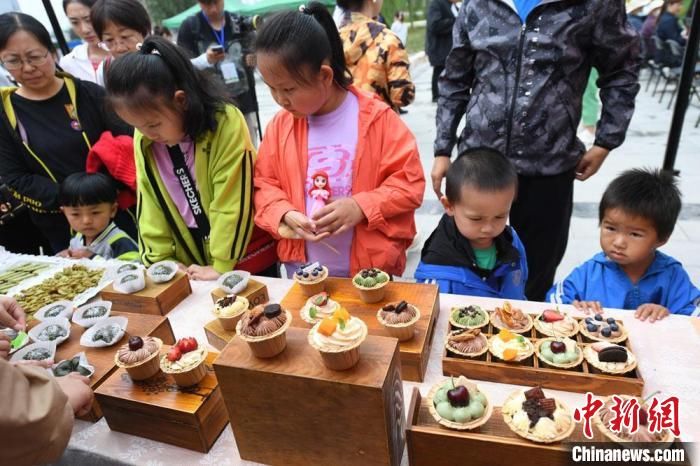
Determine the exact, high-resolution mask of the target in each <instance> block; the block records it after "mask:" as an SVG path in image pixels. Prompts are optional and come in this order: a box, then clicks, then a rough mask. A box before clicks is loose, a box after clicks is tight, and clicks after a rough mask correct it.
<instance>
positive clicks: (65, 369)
mask: <svg viewBox="0 0 700 466" xmlns="http://www.w3.org/2000/svg"><path fill="white" fill-rule="evenodd" d="M51 371H52V372H53V375H54V376H55V377H64V376H66V375H68V374H70V373H71V372H77V373H78V374H80V375H84V376H85V377H92V374H94V373H95V367H94V366H92V365H90V363H89V362H88V360H87V356H86V355H85V352H81V353H78V354H76V355H75V356H73V357H72V358H71V359H64V360H63V361H60V362H58V363H57V364H54V366H53V367H52V368H51Z"/></svg>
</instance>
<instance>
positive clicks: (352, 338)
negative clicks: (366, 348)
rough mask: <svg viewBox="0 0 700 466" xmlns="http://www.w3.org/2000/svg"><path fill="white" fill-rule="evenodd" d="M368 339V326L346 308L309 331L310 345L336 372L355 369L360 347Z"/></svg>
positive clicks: (327, 365) (324, 362)
mask: <svg viewBox="0 0 700 466" xmlns="http://www.w3.org/2000/svg"><path fill="white" fill-rule="evenodd" d="M366 338H367V324H365V323H364V321H362V320H361V319H358V318H357V317H353V316H351V315H350V313H348V311H346V310H345V309H344V308H340V309H339V310H337V311H335V312H334V313H333V316H332V317H326V318H325V319H323V320H322V321H321V322H319V323H317V324H316V325H314V326H313V328H312V329H311V330H310V331H309V335H308V340H309V344H310V345H311V346H313V347H314V348H315V349H317V350H318V352H319V353H320V354H321V359H322V360H323V364H324V365H325V366H326V367H327V368H328V369H332V370H336V371H344V370H347V369H350V368H352V367H354V366H355V365H356V364H357V363H358V362H359V360H360V345H361V344H362V342H363V341H365V339H366Z"/></svg>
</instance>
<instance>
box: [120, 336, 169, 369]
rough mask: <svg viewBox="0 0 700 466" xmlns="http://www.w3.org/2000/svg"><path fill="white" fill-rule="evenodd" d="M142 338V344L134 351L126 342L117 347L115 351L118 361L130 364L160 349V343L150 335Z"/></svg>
mask: <svg viewBox="0 0 700 466" xmlns="http://www.w3.org/2000/svg"><path fill="white" fill-rule="evenodd" d="M142 340H143V346H142V347H141V348H139V349H137V350H136V351H131V350H130V349H129V344H128V343H127V344H125V345H123V346H122V347H121V348H119V351H117V359H118V360H119V362H121V363H122V364H124V365H127V366H130V365H132V364H136V363H139V362H141V361H143V360H144V359H146V358H148V357H149V356H151V355H152V354H153V353H155V352H156V351H158V350H159V349H160V345H159V344H158V342H157V341H156V340H155V339H153V338H152V337H143V338H142Z"/></svg>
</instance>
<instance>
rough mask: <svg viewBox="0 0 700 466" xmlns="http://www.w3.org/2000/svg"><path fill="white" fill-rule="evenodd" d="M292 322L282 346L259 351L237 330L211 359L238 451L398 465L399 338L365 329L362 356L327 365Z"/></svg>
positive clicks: (277, 459) (247, 455) (301, 461)
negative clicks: (268, 353) (271, 353)
mask: <svg viewBox="0 0 700 466" xmlns="http://www.w3.org/2000/svg"><path fill="white" fill-rule="evenodd" d="M307 334H308V331H306V330H303V329H298V328H294V327H290V328H289V330H288V331H287V348H286V349H285V350H284V351H283V352H282V353H281V354H280V355H279V356H277V357H274V358H271V359H258V358H256V357H254V356H253V355H252V353H251V352H250V349H249V348H248V347H247V344H246V343H245V342H244V341H242V340H241V339H239V338H235V339H233V340H232V341H231V343H230V344H229V345H228V346H226V348H225V349H224V350H223V352H222V353H221V356H219V358H218V359H217V360H216V361H215V362H214V369H215V371H216V375H217V377H218V379H219V383H220V384H221V391H222V395H223V397H224V401H225V403H226V408H227V409H228V413H229V418H230V420H231V427H232V429H233V433H234V435H235V438H236V444H237V445H238V451H239V453H240V456H241V459H244V460H249V461H256V462H260V463H266V464H280V465H282V464H284V465H309V464H333V465H346V464H347V465H358V464H361V465H363V466H366V465H398V464H399V463H400V462H401V456H402V454H403V449H404V444H405V419H404V410H403V406H404V403H403V388H402V382H401V371H400V358H399V352H398V345H397V340H396V339H393V338H383V337H375V336H371V335H370V336H368V337H367V339H366V340H365V341H364V342H363V343H362V345H361V346H360V354H361V355H360V362H359V363H358V364H357V366H355V367H354V368H352V369H350V370H347V371H339V372H338V371H332V370H329V369H326V367H325V366H324V365H323V363H322V361H321V356H320V355H319V354H318V351H317V350H315V349H314V348H312V347H311V346H310V345H309V343H308V341H307Z"/></svg>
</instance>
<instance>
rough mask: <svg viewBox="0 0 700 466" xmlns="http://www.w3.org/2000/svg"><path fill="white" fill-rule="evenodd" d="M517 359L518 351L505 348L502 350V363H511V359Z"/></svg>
mask: <svg viewBox="0 0 700 466" xmlns="http://www.w3.org/2000/svg"><path fill="white" fill-rule="evenodd" d="M517 357H518V350H514V349H510V348H506V349H505V350H503V360H504V361H512V360H513V359H515V358H517Z"/></svg>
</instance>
